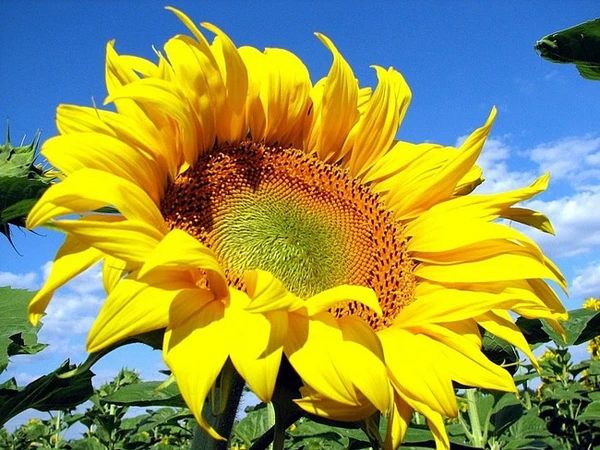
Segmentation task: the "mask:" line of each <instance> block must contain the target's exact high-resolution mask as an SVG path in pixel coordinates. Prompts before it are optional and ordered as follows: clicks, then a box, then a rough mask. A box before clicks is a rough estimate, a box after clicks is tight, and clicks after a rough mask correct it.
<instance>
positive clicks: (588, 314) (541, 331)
mask: <svg viewBox="0 0 600 450" xmlns="http://www.w3.org/2000/svg"><path fill="white" fill-rule="evenodd" d="M517 325H518V327H519V328H520V329H521V332H522V333H523V335H524V336H525V338H526V339H527V342H529V343H530V344H538V343H543V342H548V341H550V340H552V341H554V342H556V343H557V344H558V345H562V346H571V345H579V344H581V343H583V342H587V341H589V340H590V339H592V338H594V337H595V336H597V335H598V330H600V311H594V310H590V309H584V308H581V309H575V310H573V311H569V319H568V320H567V321H566V322H562V323H561V325H562V326H563V328H564V330H565V334H566V340H563V338H562V337H561V336H560V335H559V334H558V333H557V332H556V331H554V329H553V328H552V327H551V326H550V325H548V323H547V322H546V321H544V320H540V319H525V318H523V317H519V318H518V319H517Z"/></svg>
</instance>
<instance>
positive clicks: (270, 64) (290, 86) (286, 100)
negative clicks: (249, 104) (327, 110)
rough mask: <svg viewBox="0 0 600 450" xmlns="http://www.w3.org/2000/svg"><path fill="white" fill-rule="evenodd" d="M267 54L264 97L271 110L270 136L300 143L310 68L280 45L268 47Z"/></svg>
mask: <svg viewBox="0 0 600 450" xmlns="http://www.w3.org/2000/svg"><path fill="white" fill-rule="evenodd" d="M265 57H266V58H265V61H266V63H267V64H266V67H265V69H266V70H267V72H266V73H265V76H266V77H267V79H266V80H263V83H265V82H266V83H265V88H264V89H262V90H261V98H262V103H263V105H265V112H266V114H267V129H266V140H267V142H268V143H275V142H276V143H278V144H279V145H283V146H288V145H295V146H297V147H300V145H301V144H302V125H303V120H304V117H305V116H306V114H307V110H308V107H309V93H310V89H311V83H310V76H309V74H308V69H307V68H306V66H305V65H304V63H303V62H302V61H301V60H300V58H298V57H297V56H296V55H294V54H293V53H291V52H289V51H287V50H283V49H280V48H268V49H266V50H265Z"/></svg>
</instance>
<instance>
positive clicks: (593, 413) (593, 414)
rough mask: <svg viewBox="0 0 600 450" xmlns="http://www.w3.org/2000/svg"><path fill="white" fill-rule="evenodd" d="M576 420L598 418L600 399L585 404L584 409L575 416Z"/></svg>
mask: <svg viewBox="0 0 600 450" xmlns="http://www.w3.org/2000/svg"><path fill="white" fill-rule="evenodd" d="M577 420H578V421H580V422H582V421H585V420H600V401H595V402H592V403H590V404H589V405H587V407H586V408H585V410H584V411H583V412H582V413H581V414H580V415H579V416H577Z"/></svg>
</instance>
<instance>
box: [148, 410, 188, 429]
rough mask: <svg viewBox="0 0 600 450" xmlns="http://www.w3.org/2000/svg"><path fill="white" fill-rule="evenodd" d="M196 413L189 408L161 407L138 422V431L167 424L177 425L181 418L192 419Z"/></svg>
mask: <svg viewBox="0 0 600 450" xmlns="http://www.w3.org/2000/svg"><path fill="white" fill-rule="evenodd" d="M192 417H194V415H193V414H192V413H191V412H190V410H189V409H185V410H176V409H172V408H160V409H157V410H156V411H152V413H151V414H150V415H149V416H142V420H140V421H139V423H138V429H137V432H140V433H141V432H144V431H150V430H153V429H156V428H158V427H161V426H166V425H177V424H178V422H179V421H180V420H183V419H190V418H192Z"/></svg>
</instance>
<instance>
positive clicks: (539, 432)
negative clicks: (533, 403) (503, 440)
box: [509, 407, 550, 439]
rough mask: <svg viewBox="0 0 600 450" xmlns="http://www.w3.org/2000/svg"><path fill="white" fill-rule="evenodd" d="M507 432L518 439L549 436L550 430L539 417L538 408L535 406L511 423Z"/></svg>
mask: <svg viewBox="0 0 600 450" xmlns="http://www.w3.org/2000/svg"><path fill="white" fill-rule="evenodd" d="M509 432H510V435H511V436H514V437H517V438H520V439H526V438H544V437H547V436H550V432H549V431H548V429H547V428H546V422H545V421H544V420H543V419H541V418H540V417H539V415H538V409H537V408H535V407H534V408H531V409H530V410H529V411H527V414H525V415H524V416H522V417H521V418H520V419H519V420H517V421H516V422H515V423H514V424H513V425H511V426H510V428H509Z"/></svg>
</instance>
